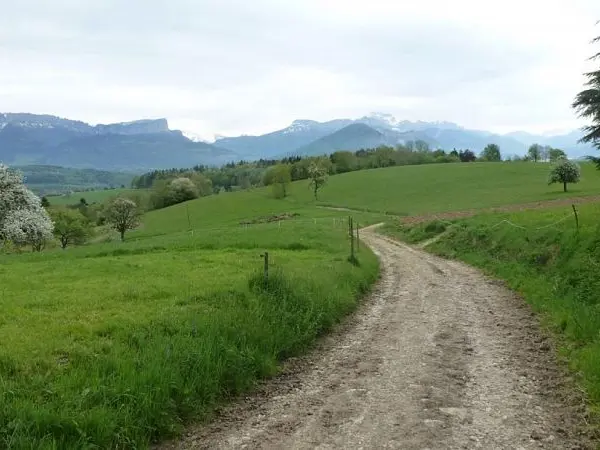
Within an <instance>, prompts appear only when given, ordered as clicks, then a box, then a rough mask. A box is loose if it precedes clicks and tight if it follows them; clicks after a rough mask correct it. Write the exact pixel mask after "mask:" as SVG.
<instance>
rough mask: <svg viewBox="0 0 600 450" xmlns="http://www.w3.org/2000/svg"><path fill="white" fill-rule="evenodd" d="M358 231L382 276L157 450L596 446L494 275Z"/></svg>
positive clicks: (568, 389)
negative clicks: (319, 333) (339, 314)
mask: <svg viewBox="0 0 600 450" xmlns="http://www.w3.org/2000/svg"><path fill="white" fill-rule="evenodd" d="M374 228H375V227H369V228H367V229H364V230H363V233H362V236H363V240H364V241H365V242H366V243H367V244H368V245H369V246H370V247H371V248H372V249H373V251H375V252H376V253H377V255H378V256H379V257H380V258H381V263H382V276H381V280H380V281H379V282H378V284H377V285H376V287H375V288H374V290H373V292H372V294H371V295H370V297H369V298H368V299H367V300H366V301H365V303H364V304H363V305H362V306H361V308H360V309H359V310H358V311H357V313H356V314H354V315H353V316H352V317H351V318H350V319H349V320H347V321H345V322H344V324H343V325H342V326H340V327H339V328H338V329H337V330H336V331H334V332H333V333H332V334H330V335H329V336H327V337H325V338H324V339H322V340H321V341H320V342H319V343H318V344H317V348H316V349H315V350H314V351H313V352H311V353H310V354H309V355H308V356H306V357H302V358H296V359H292V360H290V361H289V362H288V363H286V365H285V367H284V370H283V373H282V375H281V376H278V377H276V378H275V379H273V380H269V381H267V382H264V383H262V384H261V385H260V386H259V387H258V391H257V392H256V393H255V394H253V395H251V396H249V397H246V398H245V399H241V400H240V401H239V402H236V403H235V404H233V405H230V406H228V407H226V408H224V409H223V410H222V411H220V413H219V415H218V417H217V418H216V419H215V420H214V421H213V422H212V423H211V424H209V425H206V426H202V427H196V428H194V429H190V430H188V432H187V433H186V435H185V436H184V437H183V438H182V439H181V440H179V441H177V442H170V443H165V444H163V445H161V448H164V449H175V448H177V449H238V448H248V449H286V450H291V449H313V448H316V449H334V448H336V449H389V448H398V449H473V448H481V449H533V448H544V449H576V448H581V449H584V448H586V449H587V448H593V446H592V443H591V440H590V439H588V438H586V436H585V435H584V434H583V433H581V432H579V430H582V429H583V428H582V427H581V424H582V423H583V414H584V407H583V406H581V405H582V402H581V400H580V398H578V395H577V394H574V392H575V390H574V389H573V388H572V383H571V381H570V380H568V379H567V378H566V377H565V375H564V373H563V371H562V370H561V369H559V368H558V366H557V363H556V360H555V357H554V352H553V351H552V344H551V342H549V341H548V340H546V339H545V338H544V337H543V336H542V335H541V334H540V332H539V327H538V323H537V320H536V318H535V316H534V315H533V314H532V313H531V312H530V310H529V308H528V307H527V306H526V305H525V304H524V303H523V301H522V300H521V299H520V298H518V297H517V296H516V295H515V294H513V293H511V292H510V291H509V290H507V289H506V288H505V287H503V285H502V283H499V282H498V281H494V280H490V279H488V278H487V277H484V276H483V275H481V274H480V273H479V272H478V271H477V270H475V269H473V268H471V267H468V266H466V265H464V264H462V263H459V262H455V261H446V260H443V259H440V258H438V257H435V256H432V255H430V254H427V253H425V252H423V251H421V250H417V249H415V248H412V247H409V246H407V245H404V244H401V243H398V242H396V241H394V240H392V239H390V238H387V237H384V236H381V235H378V234H376V233H375V232H374Z"/></svg>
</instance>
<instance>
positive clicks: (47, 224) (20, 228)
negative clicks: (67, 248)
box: [0, 164, 53, 251]
mask: <svg viewBox="0 0 600 450" xmlns="http://www.w3.org/2000/svg"><path fill="white" fill-rule="evenodd" d="M52 229H53V224H52V220H50V216H49V215H48V213H47V212H46V210H45V209H44V208H43V207H42V202H41V200H40V198H39V197H38V196H36V195H35V194H34V193H33V192H31V191H30V190H29V189H27V187H26V186H25V184H24V182H23V176H22V175H21V174H20V173H18V172H15V171H12V170H9V168H8V167H7V166H5V165H3V164H0V242H12V243H13V244H14V245H16V246H19V247H21V246H24V245H31V248H32V250H33V251H41V250H42V249H43V248H44V246H45V244H46V241H49V240H51V239H52Z"/></svg>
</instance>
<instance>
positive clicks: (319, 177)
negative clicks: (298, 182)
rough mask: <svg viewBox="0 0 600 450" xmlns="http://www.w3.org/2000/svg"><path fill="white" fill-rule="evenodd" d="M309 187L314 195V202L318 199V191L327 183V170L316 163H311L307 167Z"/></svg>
mask: <svg viewBox="0 0 600 450" xmlns="http://www.w3.org/2000/svg"><path fill="white" fill-rule="evenodd" d="M308 179H309V186H310V187H311V188H312V190H313V193H314V194H315V200H317V199H318V198H317V197H318V194H319V189H321V188H322V187H323V186H325V184H326V183H327V169H326V168H325V167H323V166H322V165H320V164H318V163H314V162H313V163H312V164H311V165H310V166H308Z"/></svg>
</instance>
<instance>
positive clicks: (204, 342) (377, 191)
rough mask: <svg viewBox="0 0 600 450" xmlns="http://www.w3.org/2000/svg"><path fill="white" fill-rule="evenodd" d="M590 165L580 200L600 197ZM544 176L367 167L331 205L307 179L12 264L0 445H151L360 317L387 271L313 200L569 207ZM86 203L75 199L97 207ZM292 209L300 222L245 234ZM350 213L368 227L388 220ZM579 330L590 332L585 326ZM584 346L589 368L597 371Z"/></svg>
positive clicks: (0, 367)
mask: <svg viewBox="0 0 600 450" xmlns="http://www.w3.org/2000/svg"><path fill="white" fill-rule="evenodd" d="M590 169H591V168H590V167H588V166H585V167H584V181H583V182H582V183H581V184H580V185H578V186H573V190H572V193H571V194H572V195H592V194H596V193H600V180H598V179H597V178H596V176H597V175H596V173H595V172H593V171H592V170H590ZM547 170H548V166H547V165H542V164H513V163H510V164H491V163H488V164H448V165H431V166H417V167H415V166H412V167H399V168H391V169H379V170H370V171H364V172H355V173H351V174H344V175H340V176H334V177H331V178H330V180H329V183H328V185H327V186H326V187H325V188H323V190H322V192H320V194H319V202H315V201H314V200H313V198H312V193H311V191H310V189H309V188H308V183H307V182H306V181H302V182H298V183H294V184H293V186H292V187H291V189H290V192H291V195H290V196H289V197H288V198H286V199H284V200H276V199H274V198H272V195H271V191H270V189H255V190H251V191H245V192H235V193H228V194H220V195H215V196H210V197H206V198H202V199H199V200H195V201H192V202H187V203H183V204H180V205H176V206H173V207H170V208H167V209H164V210H159V211H154V212H151V213H148V214H146V216H145V217H144V220H143V224H142V226H141V227H140V228H139V229H138V230H136V231H134V232H131V233H128V235H127V241H126V242H125V243H117V242H107V243H99V244H93V245H88V246H83V247H79V248H69V249H67V251H61V250H58V249H57V250H50V251H46V252H44V253H41V254H32V253H23V254H0V279H1V280H2V285H1V286H0V310H1V311H2V314H1V315H0V448H1V447H8V448H15V449H21V448H25V449H70V448H144V447H146V446H148V445H149V443H150V442H152V441H154V440H156V439H159V438H163V437H166V436H170V435H173V434H175V433H177V432H178V431H180V430H181V429H182V426H183V424H185V423H186V422H189V421H192V420H202V419H206V418H208V417H210V415H211V412H212V411H214V408H215V406H217V405H219V404H220V403H221V402H223V401H226V400H227V399H228V398H231V397H232V396H235V395H236V394H238V393H240V392H243V391H245V390H247V389H250V388H251V387H252V384H253V382H254V381H255V380H256V379H257V378H259V377H264V376H270V375H272V374H274V373H275V372H276V368H277V363H278V361H280V360H281V359H282V358H285V357H286V356H289V355H292V354H295V353H298V352H300V351H302V350H304V349H306V348H307V347H308V346H309V345H310V343H311V342H312V341H313V340H314V338H315V337H316V336H318V335H319V334H321V333H322V332H324V331H326V330H327V329H328V328H329V327H330V326H331V325H332V324H334V323H335V322H336V321H337V320H339V319H340V318H341V317H342V316H344V315H345V314H346V313H348V312H349V311H351V310H352V309H353V308H354V307H355V306H356V304H357V302H358V299H359V298H360V296H361V295H362V294H364V293H365V292H366V291H367V290H368V288H369V286H370V285H371V284H372V283H373V281H374V280H375V279H376V277H377V273H378V264H377V260H376V258H375V256H374V255H373V254H372V253H371V252H370V251H368V250H367V249H364V248H362V247H361V251H360V254H359V255H358V257H359V262H360V265H359V266H354V265H352V264H350V263H349V262H348V261H347V258H348V253H349V241H348V237H347V224H346V219H347V216H348V214H349V213H347V212H340V211H333V210H329V209H325V208H317V207H316V205H318V204H321V205H323V204H330V205H335V206H338V207H347V208H356V209H362V210H373V211H378V212H384V211H391V212H396V213H401V214H404V213H421V212H435V211H445V210H451V209H465V208H473V207H487V206H495V205H501V204H508V203H519V202H523V201H535V200H543V199H547V198H560V196H563V195H564V194H563V193H562V192H561V191H560V187H559V186H551V187H548V186H547V185H546V183H545V176H546V173H547ZM99 193H100V194H106V195H107V196H112V195H114V194H115V193H117V191H114V190H112V191H99ZM571 194H569V195H571ZM89 195H90V193H81V195H80V194H75V195H74V196H73V197H72V198H73V199H75V201H79V197H80V196H84V197H85V198H86V200H87V201H88V202H90V203H91V202H93V201H99V200H100V199H94V198H90V197H89ZM54 199H55V198H54V197H52V198H50V202H51V203H54V204H56V203H55V202H53V200H54ZM582 211H585V209H584V208H582ZM281 213H296V214H298V215H297V216H295V217H293V218H291V219H289V220H285V221H282V222H280V223H277V222H271V223H257V224H254V225H241V224H240V222H247V221H251V220H253V219H256V218H259V217H261V216H270V215H275V214H281ZM590 214H591V213H590ZM352 215H353V217H354V219H355V220H356V221H357V222H358V223H360V224H361V225H368V224H370V223H375V222H379V221H381V220H382V217H384V216H383V215H381V214H370V213H357V212H353V213H352ZM586 217H588V213H583V218H582V220H583V221H585V220H588V219H586ZM388 219H389V218H388ZM591 222H592V221H591V220H590V222H589V224H588V225H585V226H589V227H591V225H590V224H591ZM565 225H566V222H565ZM585 233H588V232H587V231H586V232H585ZM583 235H584V232H583V230H582V236H583ZM585 236H592V234H585ZM504 239H508V237H506V238H504ZM561 239H562V238H561ZM564 239H567V237H565V238H564ZM586 239H592V237H589V238H586ZM444 242H446V241H444ZM459 242H462V241H459ZM464 242H465V247H464V250H463V251H465V252H466V250H467V248H468V247H466V242H467V241H464ZM590 242H591V241H590ZM440 245H441V244H440ZM457 245H458V244H457ZM486 245H487V244H486ZM483 248H485V247H483V246H482V249H483ZM524 248H528V247H524ZM532 248H533V247H532ZM550 248H554V247H550ZM561 248H562V247H561ZM264 251H268V252H269V254H270V257H271V262H272V264H273V265H272V267H271V272H270V276H269V279H268V282H265V281H264V279H263V278H262V275H261V274H262V259H261V256H260V255H261V254H262V253H263V252H264ZM456 252H457V254H458V250H457V251H456ZM565 257H566V256H565ZM582 257H583V256H582ZM505 260H506V261H510V259H509V258H508V256H506V257H505ZM550 261H553V260H552V259H551V260H550ZM473 262H475V263H477V261H475V259H473ZM515 264H516V263H515ZM573 264H575V263H573ZM508 265H509V266H510V264H508ZM513 266H514V264H513ZM510 267H512V266H510ZM515 267H516V266H515ZM544 267H546V266H544ZM547 267H551V266H550V265H548V266H547ZM552 267H554V266H552ZM590 267H592V266H591V265H590ZM540 270H541V269H540ZM543 270H546V269H543ZM548 270H549V269H548ZM557 270H558V269H557ZM590 270H591V269H590ZM553 273H554V272H553ZM556 273H559V272H556ZM573 274H574V275H575V274H577V271H575V270H573ZM557 276H558V275H557ZM586 276H587V275H586ZM590 276H591V275H590ZM523 283H524V281H523ZM515 285H516V284H515ZM553 286H554V285H553ZM517 287H518V286H517ZM532 289H533V288H532ZM540 302H541V300H540ZM573 304H574V305H575V303H573ZM568 307H570V306H568ZM566 310H567V306H564V308H563V311H566ZM590 310H591V309H590ZM577 311H579V310H577ZM564 314H565V316H568V315H567V313H564ZM577 314H579V312H578V313H577ZM582 314H583V313H582ZM578 317H579V316H578ZM578 320H579V319H578ZM589 320H591V319H589ZM561 323H562V322H561ZM565 323H566V325H565V330H567V331H568V330H571V329H573V325H572V324H571V322H569V321H567V322H565ZM577 323H579V324H580V325H582V326H587V325H586V323H587V322H585V321H583V317H582V318H581V320H579V322H577ZM581 348H584V347H581ZM577 351H579V352H580V353H581V355H582V356H581V360H580V361H582V364H583V361H588V360H591V359H590V358H591V356H589V357H585V358H584V354H585V352H584V351H583V350H581V349H579V350H577ZM586 358H587V359H586ZM586 364H587V363H586Z"/></svg>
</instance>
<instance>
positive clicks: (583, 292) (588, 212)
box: [388, 204, 600, 427]
mask: <svg viewBox="0 0 600 450" xmlns="http://www.w3.org/2000/svg"><path fill="white" fill-rule="evenodd" d="M578 209H579V215H580V228H579V230H577V228H576V224H575V218H574V215H573V211H572V210H571V209H570V208H564V207H563V208H556V209H549V210H536V211H528V212H519V213H514V214H484V215H480V216H475V217H472V218H469V219H465V220H459V221H456V223H454V224H451V225H449V228H448V229H447V231H446V232H445V234H444V235H443V236H441V238H440V239H439V240H437V241H435V242H433V243H432V244H431V245H430V246H429V247H428V250H429V251H432V252H434V253H436V254H438V255H441V256H444V257H448V258H456V259H460V260H462V261H464V262H466V263H469V264H471V265H473V266H476V267H479V268H481V269H483V270H484V271H485V272H487V273H488V274H491V275H493V276H495V277H498V278H500V279H503V280H505V281H506V282H507V284H508V285H509V286H510V287H511V288H512V289H513V290H515V291H516V292H518V293H519V294H520V295H522V296H523V298H524V299H525V300H526V301H527V302H528V303H530V304H531V306H532V307H533V309H534V311H535V312H537V313H538V314H539V315H540V319H541V322H542V324H543V325H544V326H545V327H546V328H547V329H549V330H550V331H551V332H552V333H553V334H554V335H555V336H556V338H557V339H556V341H557V343H558V351H559V355H560V356H561V357H562V358H564V360H565V361H567V363H568V366H569V367H570V369H571V370H572V372H573V373H574V374H575V375H576V377H577V380H578V382H579V383H580V384H581V386H582V387H583V388H584V390H585V392H586V394H587V397H588V400H589V406H590V411H591V415H592V418H593V421H594V424H595V426H596V427H597V426H598V424H599V423H600V422H599V418H600V225H599V224H600V205H598V204H587V205H582V206H579V207H578ZM427 227H428V224H419V225H417V226H416V228H415V229H414V230H409V229H406V227H404V228H401V229H400V231H398V227H395V228H394V227H390V228H388V232H389V230H390V229H391V230H392V234H395V235H396V236H399V237H401V238H404V237H408V240H409V241H410V242H416V241H418V240H421V239H424V238H427V237H429V235H427V234H426V233H424V230H426V229H427ZM436 227H437V226H436V225H432V228H436ZM436 229H437V228H436ZM394 230H396V231H394Z"/></svg>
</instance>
